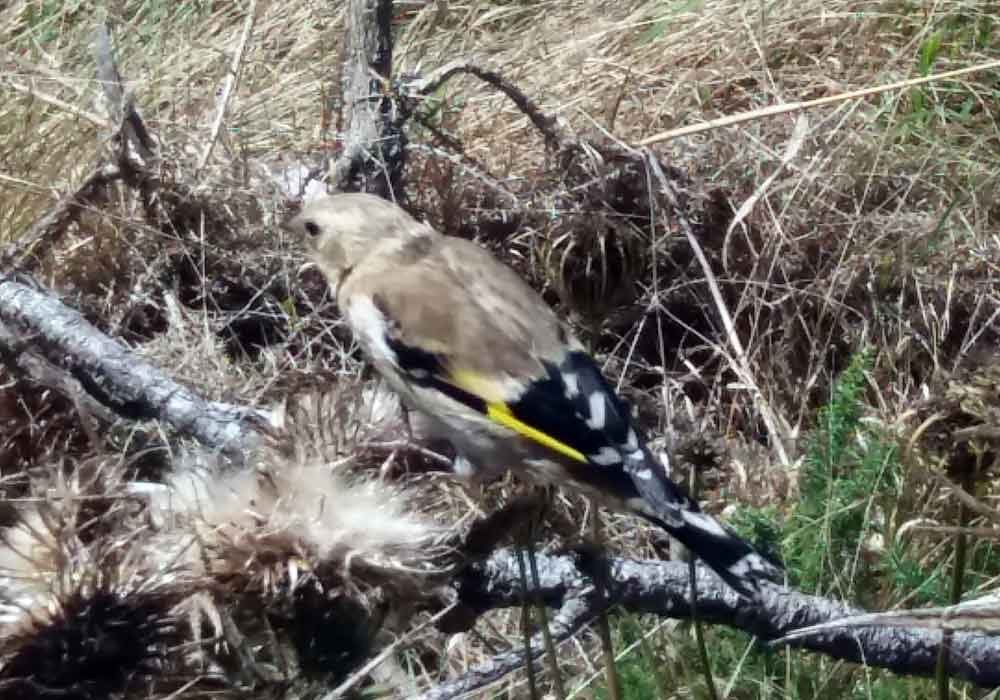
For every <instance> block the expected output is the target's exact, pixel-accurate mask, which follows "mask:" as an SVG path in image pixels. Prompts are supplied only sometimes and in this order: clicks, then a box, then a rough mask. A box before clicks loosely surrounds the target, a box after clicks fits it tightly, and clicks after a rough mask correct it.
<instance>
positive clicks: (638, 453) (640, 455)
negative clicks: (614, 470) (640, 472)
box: [628, 450, 646, 462]
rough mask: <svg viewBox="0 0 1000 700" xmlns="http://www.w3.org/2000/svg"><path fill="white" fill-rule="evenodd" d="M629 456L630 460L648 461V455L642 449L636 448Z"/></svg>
mask: <svg viewBox="0 0 1000 700" xmlns="http://www.w3.org/2000/svg"><path fill="white" fill-rule="evenodd" d="M628 458H629V461H630V462H644V461H646V455H644V454H643V453H642V450H635V451H634V452H629V453H628Z"/></svg>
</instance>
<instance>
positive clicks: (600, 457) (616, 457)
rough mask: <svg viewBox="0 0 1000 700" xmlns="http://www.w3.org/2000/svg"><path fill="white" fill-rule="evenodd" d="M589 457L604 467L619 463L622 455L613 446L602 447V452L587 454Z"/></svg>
mask: <svg viewBox="0 0 1000 700" xmlns="http://www.w3.org/2000/svg"><path fill="white" fill-rule="evenodd" d="M587 459H589V460H590V461H591V462H593V463H594V464H599V465H601V466H602V467H607V466H610V465H612V464H618V463H619V462H621V461H622V456H621V454H620V453H619V452H618V450H616V449H615V448H613V447H602V448H601V451H600V452H597V453H594V454H590V455H587Z"/></svg>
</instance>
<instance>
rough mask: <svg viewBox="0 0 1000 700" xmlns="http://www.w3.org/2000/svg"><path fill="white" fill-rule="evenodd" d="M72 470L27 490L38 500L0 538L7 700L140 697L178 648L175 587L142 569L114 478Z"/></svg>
mask: <svg viewBox="0 0 1000 700" xmlns="http://www.w3.org/2000/svg"><path fill="white" fill-rule="evenodd" d="M77 466H78V467H79V469H78V470H76V471H75V472H73V473H72V474H71V476H69V477H62V476H58V475H59V473H60V472H59V471H58V470H55V473H54V474H55V475H53V476H48V475H46V476H43V477H39V478H38V479H37V480H36V483H34V484H33V486H34V490H35V492H36V493H39V494H45V496H44V497H38V498H36V499H30V500H29V501H28V502H27V503H24V504H22V507H21V509H20V510H19V511H18V512H17V513H16V515H15V518H14V521H13V523H12V524H10V525H9V526H8V527H6V528H4V529H3V530H2V531H0V688H2V689H3V690H4V691H5V692H7V693H10V695H9V697H39V696H52V697H67V698H74V699H75V698H79V699H80V700H87V699H89V698H106V697H109V696H111V695H115V694H121V693H125V692H127V691H129V690H132V689H142V690H143V692H147V691H149V690H150V689H151V688H154V687H156V686H157V684H158V683H159V680H160V674H161V673H162V672H163V671H164V669H166V668H168V667H171V666H172V662H171V653H172V651H173V650H174V649H175V648H176V647H177V646H178V644H179V643H180V641H181V635H180V633H179V632H178V624H177V618H176V615H175V612H174V610H175V606H176V605H177V604H178V602H179V601H180V600H182V598H183V596H184V595H185V593H183V592H182V591H183V590H184V589H183V588H182V586H181V582H182V581H183V580H184V577H183V576H177V575H175V574H174V573H173V572H165V571H164V572H154V571H150V570H149V569H147V568H146V566H145V562H146V554H145V551H144V541H143V538H142V536H141V529H139V530H137V529H136V523H135V522H133V521H129V522H128V523H126V520H127V519H126V518H125V514H124V513H122V512H120V510H119V508H118V506H117V505H116V504H118V503H121V502H123V501H124V500H125V498H124V492H118V491H116V490H115V489H116V488H117V487H118V486H120V485H121V483H120V481H118V480H117V479H115V478H114V474H115V473H116V471H117V470H115V469H113V468H110V467H107V466H106V463H104V462H101V461H100V460H93V461H88V462H85V463H81V464H79V465H77ZM101 486H103V487H104V488H100V487H101ZM108 487H110V488H108ZM137 533H138V536H137Z"/></svg>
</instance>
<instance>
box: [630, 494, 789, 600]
mask: <svg viewBox="0 0 1000 700" xmlns="http://www.w3.org/2000/svg"><path fill="white" fill-rule="evenodd" d="M643 515H644V517H646V518H647V519H648V520H651V521H652V522H654V523H656V524H657V525H659V526H660V527H661V528H663V529H664V530H666V531H667V533H669V534H670V535H671V536H672V537H674V538H675V539H676V540H678V541H679V542H680V543H681V544H683V545H684V546H685V547H687V548H688V549H689V550H690V551H691V553H692V554H694V555H695V556H697V557H698V558H699V559H701V560H702V561H703V562H705V564H706V565H707V566H708V567H709V568H710V569H712V571H714V572H715V573H716V574H718V575H719V577H720V578H721V579H722V580H723V581H725V582H726V583H727V584H728V585H729V586H730V587H732V588H733V589H734V590H735V591H736V592H737V593H739V594H740V595H743V596H745V597H747V598H750V599H754V598H756V596H757V594H758V593H759V590H760V588H759V584H760V582H761V581H772V582H775V583H780V582H781V580H782V577H783V572H782V570H781V568H780V567H779V566H777V565H775V564H774V563H773V562H771V561H770V560H768V559H767V558H766V557H765V556H764V555H762V554H760V553H759V552H758V551H757V550H756V549H754V547H753V545H751V544H750V543H749V542H747V541H746V540H744V539H742V538H741V537H739V536H738V535H736V534H735V533H734V532H732V531H731V530H729V529H728V528H726V527H725V526H724V525H722V524H721V523H720V522H719V521H718V520H716V519H715V518H713V517H712V516H711V515H708V514H706V513H703V512H701V511H700V510H698V509H697V507H696V508H695V509H683V510H680V511H679V522H678V521H677V520H673V519H671V522H669V523H668V522H666V521H665V520H663V519H662V518H660V517H656V516H650V515H648V514H643Z"/></svg>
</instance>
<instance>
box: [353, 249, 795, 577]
mask: <svg viewBox="0 0 1000 700" xmlns="http://www.w3.org/2000/svg"><path fill="white" fill-rule="evenodd" d="M442 247H443V249H442ZM403 262H404V263H405V264H399V263H400V260H395V261H392V260H388V259H382V260H381V262H380V263H379V264H378V265H377V266H373V267H372V268H370V269H366V270H356V271H354V272H353V273H352V274H351V276H350V278H349V279H348V281H347V282H346V283H345V286H344V290H345V292H346V293H347V294H346V296H347V298H348V305H349V307H350V308H349V310H348V316H350V317H351V324H352V326H353V327H354V328H355V329H356V330H359V331H360V332H361V335H362V336H363V337H364V338H366V340H365V341H364V342H365V345H366V347H367V349H368V350H369V352H370V353H371V354H372V355H373V356H375V358H376V360H377V361H378V360H381V361H382V362H387V363H390V364H391V365H392V366H393V367H394V368H395V369H396V370H397V371H398V372H399V373H400V374H401V375H402V376H403V377H405V380H406V381H407V382H408V383H410V384H413V385H416V386H419V387H421V388H423V389H430V390H432V391H437V392H440V393H441V394H443V395H445V396H447V397H449V398H451V399H453V400H455V401H458V402H460V403H461V404H463V405H465V406H466V407H468V408H470V409H472V410H474V411H476V412H477V413H480V414H482V415H484V416H486V417H487V418H489V419H490V420H491V421H493V422H495V423H497V424H499V425H503V426H505V427H506V428H508V429H510V430H512V431H513V432H515V433H517V434H519V435H521V436H523V437H525V438H527V439H529V440H532V441H534V442H536V443H538V444H540V445H542V446H544V447H546V448H548V449H550V450H552V451H554V452H555V453H558V454H560V455H562V456H563V457H564V458H568V460H569V461H570V463H571V464H576V465H579V467H578V468H574V469H572V475H573V478H574V479H575V480H577V481H583V482H585V483H589V484H591V485H593V486H594V490H597V491H600V490H601V489H602V488H604V489H606V488H608V487H614V488H615V489H616V490H617V493H614V494H609V495H613V496H615V497H616V498H618V499H619V500H622V501H624V502H625V504H626V505H627V506H628V507H629V508H630V509H632V510H634V511H635V512H637V513H638V514H640V515H642V516H644V517H646V518H647V519H649V520H651V521H653V522H655V523H657V524H658V525H660V526H661V527H663V528H664V529H666V530H667V531H668V532H669V533H670V534H672V535H674V536H675V537H677V539H679V540H680V541H681V542H683V543H684V544H685V545H687V546H688V547H689V548H690V549H691V550H692V551H693V552H695V553H696V554H697V555H698V556H700V557H702V558H703V559H704V560H705V562H706V563H707V564H708V565H709V566H711V567H712V568H713V569H714V570H715V571H716V572H718V573H719V574H720V575H721V576H722V577H723V578H724V579H725V580H726V581H727V582H728V583H729V584H730V585H731V586H733V587H734V588H736V589H737V590H738V591H740V592H741V593H743V594H745V595H748V596H749V595H753V593H754V582H755V580H756V579H758V578H775V577H776V576H777V569H776V568H775V567H774V566H773V565H772V564H770V563H769V562H767V561H766V560H765V559H764V558H763V557H761V556H760V555H759V554H758V553H757V552H756V551H754V549H753V548H752V547H751V546H750V545H749V544H748V543H747V542H745V541H743V540H742V539H740V538H739V537H737V536H736V535H734V534H732V533H730V532H729V531H728V530H726V529H725V528H724V527H723V526H722V525H720V524H719V523H718V522H717V521H716V520H715V519H714V518H712V517H711V516H708V515H706V514H704V513H701V512H700V509H699V508H698V505H697V503H695V502H694V501H692V500H691V498H690V497H689V496H688V495H687V494H686V493H685V492H684V491H683V490H682V489H681V488H680V487H678V486H677V485H676V484H674V482H673V481H672V480H671V479H670V476H669V473H668V471H667V469H666V467H664V465H663V464H662V463H661V462H660V461H659V460H657V459H656V458H655V457H653V455H652V454H650V452H649V449H648V448H647V447H646V445H645V441H644V439H643V437H642V435H641V434H640V433H639V431H638V430H637V429H636V427H635V426H634V425H633V424H632V421H631V420H630V418H629V415H628V411H627V409H626V408H625V406H624V405H623V403H622V402H621V400H620V399H619V398H618V396H617V395H616V393H615V391H614V390H613V389H612V388H611V386H610V385H609V384H608V383H607V381H606V380H605V379H604V377H603V375H602V374H601V372H600V370H599V368H598V367H597V366H596V364H595V363H594V361H593V360H592V359H591V358H590V357H589V356H588V355H587V354H586V353H585V352H583V351H582V349H580V348H579V345H578V344H577V343H575V341H573V340H572V338H571V337H570V336H569V334H568V333H567V332H566V331H565V330H564V329H563V327H562V326H561V325H560V323H559V321H558V319H557V317H556V316H555V314H554V313H553V312H552V310H551V309H549V307H548V306H547V305H546V304H545V302H544V301H543V300H542V299H541V298H540V297H539V296H538V295H537V294H536V293H535V292H534V291H533V290H532V289H531V288H530V287H528V286H527V284H525V283H524V282H523V281H522V280H521V279H520V278H519V277H518V276H517V275H516V274H515V273H514V272H513V271H512V270H510V269H509V268H507V267H506V266H504V265H502V264H501V263H499V262H498V261H497V260H495V259H494V258H493V257H492V256H490V255H489V253H487V252H486V251H484V250H482V249H480V248H478V247H477V246H475V245H474V244H471V243H467V242H465V241H459V240H457V239H447V238H440V239H439V240H437V241H436V242H435V243H434V244H433V245H432V246H429V247H428V249H427V250H426V251H424V253H423V254H422V255H419V256H413V259H412V260H410V259H407V260H404V261H403ZM358 273H361V274H360V275H359V274H358ZM351 278H353V279H351Z"/></svg>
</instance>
